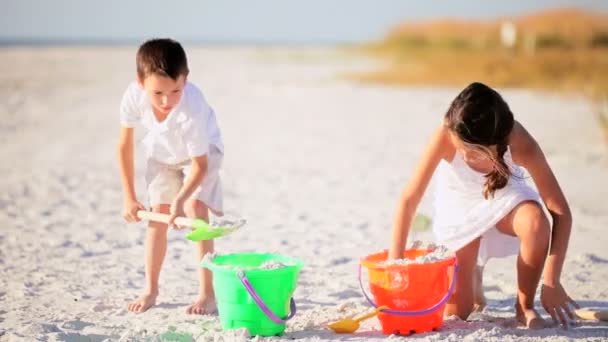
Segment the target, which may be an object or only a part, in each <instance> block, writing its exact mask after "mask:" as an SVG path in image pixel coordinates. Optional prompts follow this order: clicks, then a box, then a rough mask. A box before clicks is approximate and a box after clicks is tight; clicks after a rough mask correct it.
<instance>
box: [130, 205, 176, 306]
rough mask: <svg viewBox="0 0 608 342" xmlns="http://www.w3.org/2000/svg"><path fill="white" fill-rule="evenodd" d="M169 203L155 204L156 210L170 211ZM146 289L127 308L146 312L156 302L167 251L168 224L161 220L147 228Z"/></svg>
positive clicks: (166, 212)
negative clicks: (159, 279) (161, 270)
mask: <svg viewBox="0 0 608 342" xmlns="http://www.w3.org/2000/svg"><path fill="white" fill-rule="evenodd" d="M169 208H170V206H169V205H168V204H160V205H157V206H154V207H153V208H152V210H153V211H154V212H160V213H164V214H168V213H169ZM145 249H146V290H145V291H144V293H143V294H142V295H141V297H139V298H138V299H136V300H135V301H133V302H131V303H129V305H128V307H127V309H128V310H129V311H133V312H144V311H146V310H148V308H149V307H151V306H152V305H154V304H155V302H156V297H157V296H158V278H159V275H160V268H161V266H162V265H163V260H164V259H165V253H166V251H167V225H166V224H164V223H159V222H152V221H150V223H149V224H148V229H147V230H146V244H145Z"/></svg>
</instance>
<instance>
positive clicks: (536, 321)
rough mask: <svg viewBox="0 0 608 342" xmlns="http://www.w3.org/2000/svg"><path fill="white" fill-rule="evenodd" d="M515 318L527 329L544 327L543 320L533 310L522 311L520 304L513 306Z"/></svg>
mask: <svg viewBox="0 0 608 342" xmlns="http://www.w3.org/2000/svg"><path fill="white" fill-rule="evenodd" d="M515 317H516V318H517V320H518V321H519V322H520V323H521V324H523V325H525V326H526V328H528V329H532V330H537V329H543V328H544V327H545V326H546V323H545V320H544V319H543V318H542V317H540V315H539V314H538V312H536V310H534V309H524V308H522V307H521V305H520V304H515Z"/></svg>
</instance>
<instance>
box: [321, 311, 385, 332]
mask: <svg viewBox="0 0 608 342" xmlns="http://www.w3.org/2000/svg"><path fill="white" fill-rule="evenodd" d="M383 309H386V306H380V307H378V308H377V309H376V310H374V311H373V312H371V313H368V314H367V315H365V316H363V317H360V318H357V319H352V318H345V319H343V320H341V321H337V322H335V323H331V324H329V325H328V327H329V328H330V329H331V330H333V331H334V332H336V333H338V334H352V333H354V332H355V331H357V329H359V322H361V321H364V320H366V319H368V318H372V317H374V316H376V315H378V313H380V310H383Z"/></svg>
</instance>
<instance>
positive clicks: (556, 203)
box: [510, 123, 572, 286]
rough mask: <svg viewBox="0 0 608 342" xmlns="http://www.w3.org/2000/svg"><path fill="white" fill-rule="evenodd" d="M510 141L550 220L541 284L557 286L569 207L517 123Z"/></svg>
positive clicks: (539, 153)
mask: <svg viewBox="0 0 608 342" xmlns="http://www.w3.org/2000/svg"><path fill="white" fill-rule="evenodd" d="M510 140H511V141H510V143H511V149H512V153H513V160H514V161H515V162H516V163H517V164H519V165H521V166H523V167H525V168H526V169H527V170H528V172H529V173H530V175H531V176H532V179H533V180H534V183H535V184H536V187H537V188H538V191H539V193H540V196H541V197H542V199H543V202H544V203H545V206H546V207H547V210H548V211H549V213H550V215H551V217H552V219H553V227H552V228H553V229H552V233H551V245H550V249H549V256H548V258H547V261H546V262H545V272H544V277H543V283H544V284H545V285H548V286H555V285H556V284H559V280H560V276H561V272H562V267H563V265H564V259H565V258H566V250H567V249H568V240H569V239H570V230H571V227H572V215H571V213H570V207H569V206H568V202H567V201H566V197H565V196H564V193H563V192H562V189H561V188H560V186H559V183H558V182H557V179H556V178H555V175H554V174H553V171H552V170H551V167H550V166H549V164H548V163H547V159H546V158H545V155H544V154H543V151H542V150H541V149H540V146H539V145H538V143H537V142H536V141H535V140H534V138H533V137H532V136H531V135H530V133H528V132H527V131H526V129H525V128H524V127H523V126H522V125H521V124H519V123H516V124H515V127H514V129H513V132H512V133H511V138H510Z"/></svg>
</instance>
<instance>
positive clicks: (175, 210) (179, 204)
mask: <svg viewBox="0 0 608 342" xmlns="http://www.w3.org/2000/svg"><path fill="white" fill-rule="evenodd" d="M184 202H185V200H183V199H181V198H179V197H178V198H176V199H175V200H174V201H173V203H171V211H170V215H171V217H170V218H169V227H171V228H173V229H182V228H183V227H180V226H178V225H176V224H175V222H174V221H175V218H177V217H178V216H182V217H183V216H186V215H185V214H184Z"/></svg>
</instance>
